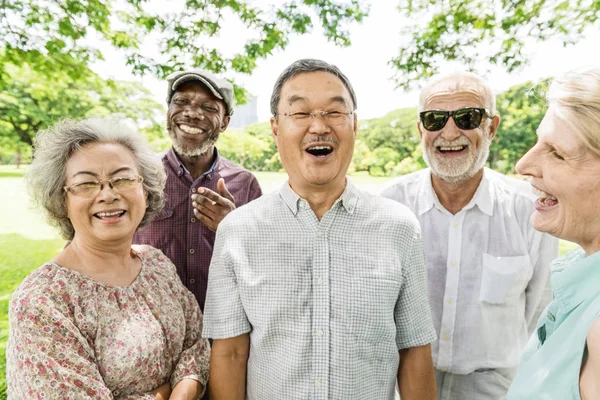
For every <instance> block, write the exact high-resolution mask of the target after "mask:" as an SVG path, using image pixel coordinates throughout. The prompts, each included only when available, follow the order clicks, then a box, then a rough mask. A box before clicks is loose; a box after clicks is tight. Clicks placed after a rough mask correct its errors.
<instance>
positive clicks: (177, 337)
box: [6, 119, 210, 399]
mask: <svg viewBox="0 0 600 400" xmlns="http://www.w3.org/2000/svg"><path fill="white" fill-rule="evenodd" d="M27 181H28V185H29V189H30V194H31V196H32V197H33V199H34V200H35V201H36V202H37V203H38V204H39V205H41V207H42V208H43V209H44V211H45V213H46V214H47V217H48V219H49V221H50V222H51V223H52V224H53V225H56V226H57V227H58V228H59V230H60V233H61V234H62V236H63V237H64V238H65V239H67V240H69V241H70V244H69V245H68V246H67V247H65V248H64V249H63V250H62V251H61V252H60V253H59V254H57V255H56V256H55V257H54V258H53V259H52V260H50V261H48V262H46V263H45V264H44V265H42V266H41V267H39V268H38V269H36V270H35V271H33V272H32V273H31V274H30V275H29V276H28V277H27V278H25V280H24V281H23V282H22V283H21V285H20V286H19V288H18V289H17V290H16V292H15V293H14V295H13V297H12V299H11V301H10V307H9V316H10V318H9V323H10V332H9V340H8V346H7V350H6V354H7V381H8V397H9V398H10V399H33V398H47V399H113V398H114V399H162V398H164V399H167V398H171V399H195V398H198V397H200V396H201V395H202V393H203V392H204V388H205V386H206V382H207V380H208V364H209V358H210V347H209V345H208V342H207V341H206V340H204V339H202V338H201V332H202V314H201V312H200V309H199V307H198V304H197V302H196V299H195V298H194V296H193V295H192V294H191V293H190V292H189V291H188V290H187V289H186V288H185V287H184V286H183V284H182V283H181V281H180V280H179V277H178V276H177V273H176V271H175V267H174V265H173V264H172V263H171V262H170V261H169V259H168V258H167V257H165V256H164V255H163V254H162V253H161V252H160V251H159V250H156V249H154V248H152V247H150V246H132V238H133V234H134V232H135V230H136V229H137V228H138V227H139V226H142V225H144V224H146V223H148V222H149V221H151V220H152V218H154V217H155V216H156V215H157V214H158V213H159V212H160V211H161V208H162V205H163V203H164V195H163V193H164V192H163V191H164V185H165V173H164V171H163V167H162V164H161V162H160V158H158V157H157V156H156V155H155V154H154V153H153V151H152V150H151V149H150V147H149V146H148V144H147V143H146V142H145V141H144V139H143V138H142V137H141V136H140V135H139V134H138V133H136V132H134V131H132V130H130V129H128V128H127V127H126V126H124V125H123V124H120V123H119V122H118V121H116V120H114V119H88V120H83V121H79V122H75V121H65V122H62V123H60V124H58V125H56V126H54V127H53V128H51V129H49V130H46V131H42V132H40V133H39V134H38V135H37V141H36V147H35V154H34V159H33V162H32V164H31V166H30V167H29V169H28V171H27Z"/></svg>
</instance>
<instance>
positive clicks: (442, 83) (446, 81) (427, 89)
mask: <svg viewBox="0 0 600 400" xmlns="http://www.w3.org/2000/svg"><path fill="white" fill-rule="evenodd" d="M469 90H471V91H475V92H477V93H478V94H479V96H481V98H482V100H483V106H484V107H485V108H487V109H488V110H489V112H490V113H491V114H492V115H496V114H497V111H496V96H495V95H494V91H493V90H492V88H491V87H490V85H489V84H488V83H487V82H486V81H485V79H483V78H482V77H480V76H479V75H476V74H474V73H472V72H465V71H457V72H452V73H449V74H443V75H438V76H436V77H434V78H432V79H431V80H429V81H428V82H427V84H426V85H425V86H423V88H422V89H421V93H420V94H419V112H421V111H423V107H424V105H425V101H426V100H427V97H429V96H430V95H431V94H433V93H435V92H438V91H450V92H453V93H456V92H465V91H469Z"/></svg>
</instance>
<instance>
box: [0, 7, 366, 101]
mask: <svg viewBox="0 0 600 400" xmlns="http://www.w3.org/2000/svg"><path fill="white" fill-rule="evenodd" d="M167 3H168V4H169V5H168V9H166V10H161V7H162V8H167V7H166V6H165V5H166V4H167ZM361 3H362V2H360V1H359V0H349V1H336V0H290V1H286V2H282V4H281V5H278V6H275V5H270V6H266V7H259V6H255V5H252V4H251V3H250V2H247V1H244V0H185V3H184V4H183V7H178V6H177V4H176V5H173V4H171V3H170V2H156V1H155V2H152V1H150V0H122V1H118V2H116V1H111V0H53V1H44V0H5V1H3V2H2V8H1V9H0V36H1V37H2V38H3V39H4V41H5V43H4V50H5V52H6V57H7V59H8V60H9V61H10V62H12V63H13V64H17V65H21V63H28V64H30V65H36V66H38V65H39V66H41V67H42V70H43V71H48V72H51V71H54V70H57V69H59V70H66V71H67V73H69V74H70V75H71V77H73V78H75V79H79V78H80V77H82V76H84V75H86V74H87V73H88V72H89V71H88V70H87V68H86V67H87V65H89V64H90V63H92V62H94V61H96V60H102V59H103V54H102V53H101V52H100V51H99V50H98V48H97V46H92V45H91V44H90V43H91V42H90V38H97V39H98V40H100V41H102V42H104V43H109V44H110V45H112V46H113V47H114V48H117V49H120V50H121V51H122V52H123V53H124V54H125V56H126V57H127V64H128V65H129V66H130V67H131V69H132V71H133V72H134V73H137V74H145V73H152V74H154V75H155V76H157V77H159V78H162V77H164V76H166V75H167V74H169V73H170V72H172V71H173V70H178V69H182V68H184V67H189V66H191V65H193V66H195V67H200V68H205V69H208V70H211V71H214V72H217V73H224V72H226V71H235V72H238V73H244V74H250V73H251V72H252V71H253V70H254V68H255V67H256V65H257V62H258V61H259V60H261V59H264V58H266V57H268V56H269V55H271V54H272V53H273V51H276V50H278V49H283V48H285V47H286V45H287V44H288V42H289V40H290V38H291V37H292V36H293V35H296V34H300V35H301V34H305V33H307V32H309V31H310V30H311V29H312V28H313V27H314V25H315V24H319V25H320V26H322V28H323V30H324V34H325V36H326V38H327V39H328V40H330V41H332V42H334V43H335V44H337V45H341V46H347V45H349V44H350V40H349V38H348V37H349V34H348V31H347V26H348V24H350V23H352V22H356V21H359V22H360V21H362V19H363V18H364V17H365V16H366V15H367V13H368V7H366V6H364V5H362V4H361ZM225 20H227V21H235V23H234V24H231V25H229V26H232V27H235V31H234V32H232V31H228V32H222V30H223V25H224V24H223V21H225ZM244 30H246V31H247V32H244ZM240 32H244V34H247V35H248V40H247V41H246V43H245V45H244V46H243V48H241V49H238V50H236V51H234V52H232V54H229V53H230V49H220V48H217V47H215V44H214V43H215V39H216V38H218V37H219V36H220V35H239V34H240ZM157 38H158V39H157ZM150 43H151V46H150ZM150 47H152V51H158V53H160V55H156V54H153V53H152V51H149V48H150ZM0 50H1V49H0ZM4 74H6V72H5V71H3V68H2V67H1V66H0V76H1V75H4ZM236 95H237V96H238V98H239V99H240V100H243V99H244V97H245V92H244V91H243V90H242V89H239V88H238V90H237V91H236Z"/></svg>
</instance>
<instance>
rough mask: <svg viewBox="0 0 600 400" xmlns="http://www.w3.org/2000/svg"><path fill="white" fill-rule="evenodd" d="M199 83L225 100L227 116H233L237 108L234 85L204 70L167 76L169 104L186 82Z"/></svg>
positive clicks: (174, 73) (180, 72) (192, 70)
mask: <svg viewBox="0 0 600 400" xmlns="http://www.w3.org/2000/svg"><path fill="white" fill-rule="evenodd" d="M191 81H199V82H200V83H202V84H204V86H206V87H207V88H208V89H209V90H210V91H211V92H212V94H214V95H215V97H217V98H218V99H220V100H223V102H224V103H225V106H226V107H227V115H232V114H233V109H234V107H235V96H234V94H233V85H232V84H231V83H229V82H228V81H226V80H225V79H221V78H218V77H216V76H215V75H214V74H213V73H211V72H208V71H205V70H202V69H190V70H187V71H177V72H173V73H172V74H171V75H169V76H167V84H168V85H169V87H168V88H167V104H170V103H171V98H172V97H173V94H175V92H176V91H177V88H178V87H179V86H180V85H181V84H182V83H184V82H191Z"/></svg>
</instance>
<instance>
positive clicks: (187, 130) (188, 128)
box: [177, 124, 206, 135]
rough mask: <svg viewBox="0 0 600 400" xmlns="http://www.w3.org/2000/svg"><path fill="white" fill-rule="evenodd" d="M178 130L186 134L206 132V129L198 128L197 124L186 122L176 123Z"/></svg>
mask: <svg viewBox="0 0 600 400" xmlns="http://www.w3.org/2000/svg"><path fill="white" fill-rule="evenodd" d="M177 127H178V128H179V130H181V131H182V132H183V133H186V134H188V135H200V134H202V133H204V132H206V129H204V128H200V127H197V126H192V125H187V124H177Z"/></svg>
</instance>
